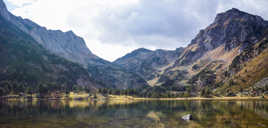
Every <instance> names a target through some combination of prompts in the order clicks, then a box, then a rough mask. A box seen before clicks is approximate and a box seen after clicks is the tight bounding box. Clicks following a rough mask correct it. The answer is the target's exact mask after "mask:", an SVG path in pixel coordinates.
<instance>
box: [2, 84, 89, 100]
mask: <svg viewBox="0 0 268 128" xmlns="http://www.w3.org/2000/svg"><path fill="white" fill-rule="evenodd" d="M51 92H61V93H66V94H68V93H70V92H87V93H90V92H92V90H91V89H90V88H89V87H85V86H77V85H73V86H68V85H64V84H62V85H58V84H56V83H55V84H53V83H49V84H46V83H43V84H41V83H40V84H36V85H35V86H33V85H32V84H28V83H24V82H16V81H13V82H10V81H1V82H0V96H6V95H9V94H20V93H24V94H40V95H46V94H49V93H51Z"/></svg>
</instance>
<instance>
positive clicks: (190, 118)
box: [182, 114, 193, 121]
mask: <svg viewBox="0 0 268 128" xmlns="http://www.w3.org/2000/svg"><path fill="white" fill-rule="evenodd" d="M182 119H183V120H185V121H189V120H192V119H193V116H192V115H191V114H187V115H185V116H183V117H182Z"/></svg>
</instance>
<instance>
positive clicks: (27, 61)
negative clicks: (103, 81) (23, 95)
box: [0, 16, 102, 93]
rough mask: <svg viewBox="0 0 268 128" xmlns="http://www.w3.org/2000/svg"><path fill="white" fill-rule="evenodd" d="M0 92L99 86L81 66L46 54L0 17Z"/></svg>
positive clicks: (92, 88)
mask: <svg viewBox="0 0 268 128" xmlns="http://www.w3.org/2000/svg"><path fill="white" fill-rule="evenodd" d="M0 54H1V56H0V60H1V63H0V90H1V91H0V92H2V93H3V92H4V93H19V92H24V91H29V90H31V92H38V91H39V89H40V88H41V87H43V88H45V89H46V90H50V91H52V90H65V91H67V90H73V88H77V87H81V88H85V89H89V90H95V89H96V88H99V87H102V85H100V84H98V83H97V82H96V81H94V80H93V79H92V78H91V77H90V76H89V74H88V72H87V70H86V69H84V68H83V67H82V66H80V65H78V64H75V63H72V62H69V61H67V60H65V59H63V58H61V57H57V56H55V55H53V54H51V53H49V52H48V51H47V50H46V49H44V48H43V47H42V46H40V45H39V44H38V43H37V42H36V41H35V40H34V39H32V38H31V37H30V36H29V35H28V34H26V33H24V32H22V31H21V30H20V29H18V28H17V27H16V26H15V25H13V24H11V23H9V22H7V21H6V20H5V19H3V18H2V17H1V16H0Z"/></svg>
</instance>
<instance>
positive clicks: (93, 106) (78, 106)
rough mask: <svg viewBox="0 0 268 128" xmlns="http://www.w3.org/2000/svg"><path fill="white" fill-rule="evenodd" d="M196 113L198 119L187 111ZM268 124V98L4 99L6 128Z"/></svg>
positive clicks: (251, 127) (0, 123)
mask: <svg viewBox="0 0 268 128" xmlns="http://www.w3.org/2000/svg"><path fill="white" fill-rule="evenodd" d="M185 114H192V115H193V118H194V120H192V121H184V120H182V119H181V116H183V115H185ZM202 127H204V128H268V101H151V102H139V103H132V104H113V103H90V102H87V101H35V102H18V101H16V102H15V101H12V102H10V101H9V102H1V103H0V128H202Z"/></svg>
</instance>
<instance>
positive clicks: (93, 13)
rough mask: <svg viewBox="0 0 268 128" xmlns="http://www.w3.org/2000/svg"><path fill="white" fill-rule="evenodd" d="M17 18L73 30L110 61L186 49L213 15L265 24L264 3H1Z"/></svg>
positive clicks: (267, 13) (118, 0) (211, 0)
mask: <svg viewBox="0 0 268 128" xmlns="http://www.w3.org/2000/svg"><path fill="white" fill-rule="evenodd" d="M4 1H5V2H6V3H7V6H8V9H9V10H10V11H11V12H12V13H13V14H15V15H17V16H22V17H23V18H29V19H31V20H33V21H34V22H36V23H38V24H39V25H41V26H45V27H47V28H48V29H53V30H55V29H61V30H63V31H68V30H73V31H74V32H75V33H76V34H77V35H79V36H81V37H83V38H84V39H85V41H86V43H87V46H88V47H89V49H90V50H91V51H92V52H93V53H95V54H96V55H98V56H100V57H102V58H104V59H107V60H110V61H113V60H115V59H116V58H118V57H121V56H123V55H125V54H126V53H128V52H131V51H132V50H134V49H137V48H140V47H144V48H148V49H152V50H154V49H175V48H177V47H181V46H187V44H188V43H189V42H190V41H191V39H193V38H194V36H195V35H196V34H197V33H198V32H199V30H200V29H203V28H205V27H206V26H207V25H209V24H210V23H211V22H212V21H213V19H214V17H215V16H216V14H217V13H220V12H223V11H226V10H228V9H231V8H238V9H240V10H242V11H246V12H249V13H252V14H256V15H260V16H262V17H263V18H264V19H268V8H267V7H268V0H4Z"/></svg>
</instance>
